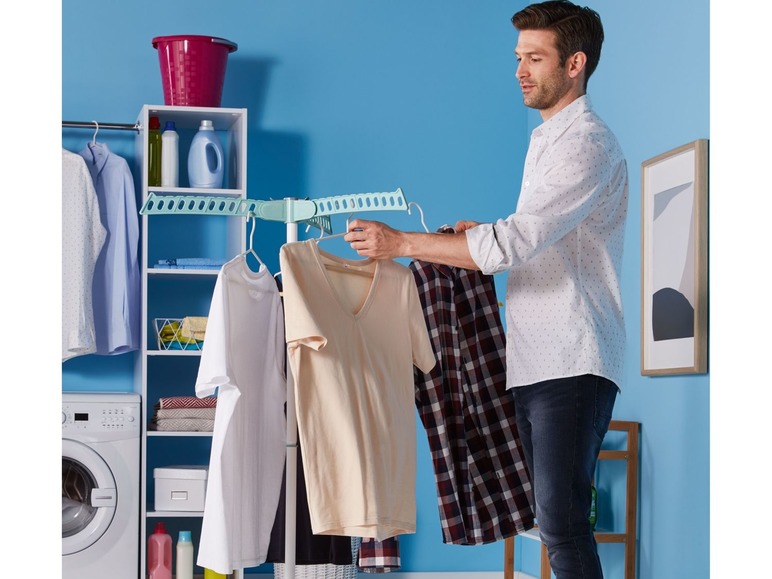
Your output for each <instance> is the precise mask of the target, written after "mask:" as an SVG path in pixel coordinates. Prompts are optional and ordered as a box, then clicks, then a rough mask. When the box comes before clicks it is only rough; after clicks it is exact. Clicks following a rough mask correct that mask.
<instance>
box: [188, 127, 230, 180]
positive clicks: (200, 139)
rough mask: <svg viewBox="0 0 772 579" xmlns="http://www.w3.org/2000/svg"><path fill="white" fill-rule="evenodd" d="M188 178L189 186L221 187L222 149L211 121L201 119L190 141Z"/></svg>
mask: <svg viewBox="0 0 772 579" xmlns="http://www.w3.org/2000/svg"><path fill="white" fill-rule="evenodd" d="M188 179H190V186H191V187H203V188H215V189H218V188H220V187H222V181H223V150H222V145H221V144H220V139H218V138H217V133H215V131H214V125H213V124H212V121H207V120H202V121H201V125H200V126H199V128H198V132H197V133H196V134H195V136H194V137H193V141H192V142H191V143H190V152H189V153H188Z"/></svg>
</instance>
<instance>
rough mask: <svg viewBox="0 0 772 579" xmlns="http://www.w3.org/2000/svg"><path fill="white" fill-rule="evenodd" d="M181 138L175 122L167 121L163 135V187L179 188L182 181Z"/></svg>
mask: <svg viewBox="0 0 772 579" xmlns="http://www.w3.org/2000/svg"><path fill="white" fill-rule="evenodd" d="M179 144H180V137H179V135H178V134H177V131H176V128H175V126H174V121H166V126H165V127H164V132H163V133H162V134H161V186H162V187H177V186H179V179H180V161H179Z"/></svg>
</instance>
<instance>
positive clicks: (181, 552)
mask: <svg viewBox="0 0 772 579" xmlns="http://www.w3.org/2000/svg"><path fill="white" fill-rule="evenodd" d="M174 577H175V579H193V543H192V542H191V539H190V531H180V535H179V537H178V538H177V566H176V568H175V575H174Z"/></svg>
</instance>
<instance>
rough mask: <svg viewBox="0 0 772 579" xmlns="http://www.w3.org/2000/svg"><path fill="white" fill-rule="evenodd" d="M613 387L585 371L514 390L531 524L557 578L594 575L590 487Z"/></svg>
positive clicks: (598, 578) (598, 575) (597, 576)
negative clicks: (531, 502)
mask: <svg viewBox="0 0 772 579" xmlns="http://www.w3.org/2000/svg"><path fill="white" fill-rule="evenodd" d="M617 391H618V388H617V386H616V385H615V384H614V383H613V382H611V381H610V380H607V379H605V378H601V377H599V376H593V375H591V374H585V375H584V376H574V377H571V378H561V379H558V380H547V381H545V382H539V383H537V384H532V385H530V386H521V387H518V388H514V393H515V403H516V408H517V428H518V430H519V432H520V439H521V442H522V444H523V452H524V454H525V460H526V464H527V465H528V470H529V471H530V473H531V483H532V485H533V489H534V498H535V500H536V522H537V524H538V525H539V532H540V534H541V538H542V541H543V542H544V544H545V545H546V546H547V552H548V553H549V559H550V566H551V567H552V570H553V571H554V572H555V577H557V579H574V578H576V579H579V578H581V579H602V577H603V571H602V570H601V567H600V560H599V559H598V548H597V545H596V544H595V537H594V535H593V533H592V528H591V527H590V523H589V521H588V518H589V516H590V503H591V501H592V497H591V492H592V491H591V486H592V482H593V479H594V474H595V464H596V462H597V460H598V451H599V450H600V445H601V442H602V441H603V437H604V436H605V435H606V431H607V430H608V425H609V421H610V420H611V411H612V410H613V408H614V401H615V400H616V395H617Z"/></svg>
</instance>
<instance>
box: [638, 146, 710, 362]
mask: <svg viewBox="0 0 772 579" xmlns="http://www.w3.org/2000/svg"><path fill="white" fill-rule="evenodd" d="M707 371H708V140H707V139H697V140H695V141H692V142H691V143H687V144H685V145H682V146H680V147H676V148H675V149H672V150H670V151H666V152H665V153H662V154H660V155H657V156H656V157H653V158H651V159H648V160H646V161H644V162H643V163H641V374H642V375H644V376H658V375H677V374H704V373H706V372H707Z"/></svg>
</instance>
